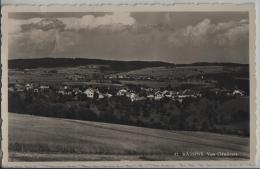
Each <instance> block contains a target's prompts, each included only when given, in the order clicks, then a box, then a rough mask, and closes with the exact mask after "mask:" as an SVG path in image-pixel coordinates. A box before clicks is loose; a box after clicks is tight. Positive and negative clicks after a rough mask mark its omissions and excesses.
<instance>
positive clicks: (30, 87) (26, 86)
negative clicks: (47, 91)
mask: <svg viewBox="0 0 260 169" xmlns="http://www.w3.org/2000/svg"><path fill="white" fill-rule="evenodd" d="M32 88H33V85H32V84H29V83H28V84H26V85H25V89H26V90H31V89H32Z"/></svg>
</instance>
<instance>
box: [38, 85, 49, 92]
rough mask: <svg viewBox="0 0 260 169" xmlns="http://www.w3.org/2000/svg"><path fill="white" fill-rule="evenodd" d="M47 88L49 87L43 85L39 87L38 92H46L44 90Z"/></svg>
mask: <svg viewBox="0 0 260 169" xmlns="http://www.w3.org/2000/svg"><path fill="white" fill-rule="evenodd" d="M49 88H50V87H49V86H44V85H42V86H40V90H41V91H46V90H48V89H49Z"/></svg>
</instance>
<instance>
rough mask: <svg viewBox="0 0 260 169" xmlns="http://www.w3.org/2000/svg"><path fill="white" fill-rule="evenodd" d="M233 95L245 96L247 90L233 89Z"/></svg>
mask: <svg viewBox="0 0 260 169" xmlns="http://www.w3.org/2000/svg"><path fill="white" fill-rule="evenodd" d="M232 95H233V96H244V95H245V92H244V91H241V90H238V89H237V90H234V91H233V93H232Z"/></svg>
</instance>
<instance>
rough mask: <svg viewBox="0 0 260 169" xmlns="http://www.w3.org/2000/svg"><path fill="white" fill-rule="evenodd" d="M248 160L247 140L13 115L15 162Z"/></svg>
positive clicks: (12, 152)
mask: <svg viewBox="0 0 260 169" xmlns="http://www.w3.org/2000/svg"><path fill="white" fill-rule="evenodd" d="M183 153H184V154H183ZM192 153H193V154H192ZM209 153H211V155H213V157H210V156H209ZM214 153H215V154H214ZM248 158H249V139H248V138H244V137H238V136H229V135H220V134H213V133H206V132H188V131H186V132H184V131H183V132H181V131H169V130H159V129H149V128H142V127H134V126H126V125H118V124H107V123H99V122H89V121H80V120H69V119H56V118H48V117H39V116H32V115H22V114H14V113H9V159H10V161H82V160H86V161H87V160H90V161H93V160H208V159H211V160H226V159H234V160H246V159H248Z"/></svg>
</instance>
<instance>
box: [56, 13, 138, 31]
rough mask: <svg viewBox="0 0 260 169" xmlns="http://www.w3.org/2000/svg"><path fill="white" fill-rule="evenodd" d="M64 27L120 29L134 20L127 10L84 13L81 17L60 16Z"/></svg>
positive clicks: (76, 28) (74, 28) (75, 28)
mask: <svg viewBox="0 0 260 169" xmlns="http://www.w3.org/2000/svg"><path fill="white" fill-rule="evenodd" d="M59 20H61V21H62V22H63V23H64V24H65V25H66V29H73V30H80V29H88V30H93V29H96V28H102V27H105V28H107V29H110V30H121V28H122V27H124V26H132V25H133V24H134V23H135V22H136V20H135V19H134V18H133V17H131V16H130V13H129V12H115V13H113V14H106V15H104V16H97V17H96V16H94V15H84V16H82V17H81V18H60V19H59Z"/></svg>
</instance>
